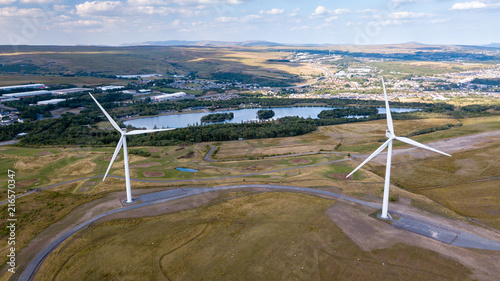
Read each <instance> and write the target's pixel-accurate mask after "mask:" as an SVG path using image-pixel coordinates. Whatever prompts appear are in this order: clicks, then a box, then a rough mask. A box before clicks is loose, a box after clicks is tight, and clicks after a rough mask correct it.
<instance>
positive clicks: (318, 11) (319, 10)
mask: <svg viewBox="0 0 500 281" xmlns="http://www.w3.org/2000/svg"><path fill="white" fill-rule="evenodd" d="M326 13H328V10H327V9H326V8H325V7H323V6H318V7H316V9H315V10H314V13H312V15H313V16H321V15H324V14H326Z"/></svg>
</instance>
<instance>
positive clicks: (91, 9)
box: [75, 1, 123, 16]
mask: <svg viewBox="0 0 500 281" xmlns="http://www.w3.org/2000/svg"><path fill="white" fill-rule="evenodd" d="M122 6H123V3H122V2H120V1H93V2H85V3H83V4H78V5H76V6H75V7H76V13H77V14H78V15H80V16H87V15H96V14H115V13H116V12H118V9H119V8H121V7H122Z"/></svg>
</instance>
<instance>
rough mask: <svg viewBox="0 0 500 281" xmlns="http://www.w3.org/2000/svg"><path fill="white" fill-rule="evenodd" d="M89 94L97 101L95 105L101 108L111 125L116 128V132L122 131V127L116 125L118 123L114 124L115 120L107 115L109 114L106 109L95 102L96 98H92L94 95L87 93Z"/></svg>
mask: <svg viewBox="0 0 500 281" xmlns="http://www.w3.org/2000/svg"><path fill="white" fill-rule="evenodd" d="M89 95H90V96H91V97H92V99H93V100H94V101H95V103H97V106H99V108H100V109H101V110H102V112H103V113H104V115H106V118H108V120H109V122H110V123H111V125H112V126H113V127H114V128H115V129H116V130H118V132H120V133H121V132H122V129H121V128H120V127H119V126H118V124H116V122H115V121H114V120H113V119H112V118H111V116H109V114H108V113H107V112H106V110H104V108H103V107H102V106H101V105H100V104H99V102H97V100H96V99H95V98H94V96H93V95H92V94H91V93H89Z"/></svg>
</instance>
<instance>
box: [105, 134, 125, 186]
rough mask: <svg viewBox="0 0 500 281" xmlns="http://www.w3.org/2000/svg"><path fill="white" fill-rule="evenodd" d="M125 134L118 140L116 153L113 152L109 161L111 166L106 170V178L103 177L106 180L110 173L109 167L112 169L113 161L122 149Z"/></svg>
mask: <svg viewBox="0 0 500 281" xmlns="http://www.w3.org/2000/svg"><path fill="white" fill-rule="evenodd" d="M124 137H125V136H123V135H122V137H121V138H120V140H119V141H118V144H117V145H116V148H115V153H113V158H111V161H110V162H109V166H108V169H107V170H106V174H104V178H103V179H102V181H104V180H105V179H106V177H107V176H108V173H109V169H111V166H113V162H114V161H115V159H116V156H117V155H118V152H120V149H121V148H122V145H123V138H124Z"/></svg>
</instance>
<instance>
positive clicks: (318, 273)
mask: <svg viewBox="0 0 500 281" xmlns="http://www.w3.org/2000/svg"><path fill="white" fill-rule="evenodd" d="M333 202H334V201H332V200H328V199H322V198H317V197H313V196H309V195H299V194H290V193H263V194H257V195H250V196H245V197H241V198H236V199H232V200H228V201H223V202H221V203H216V204H213V205H209V206H203V207H199V208H196V209H190V210H186V211H181V212H178V213H174V214H168V215H163V216H158V217H153V218H145V219H134V220H128V221H126V220H115V221H111V222H106V223H103V224H101V225H98V226H96V227H93V228H91V229H89V230H87V231H86V232H85V233H83V234H81V235H80V236H79V238H77V239H76V240H74V241H72V242H71V243H70V244H66V245H65V246H64V247H60V248H59V249H58V250H56V252H54V253H53V254H51V255H50V256H49V258H48V260H47V261H46V262H45V263H44V266H43V267H42V268H41V270H40V273H39V275H37V276H38V280H47V279H52V278H54V279H53V280H67V279H68V278H71V279H79V280H87V279H92V280H103V279H107V280H118V279H120V280H137V279H151V280H155V279H163V278H164V277H167V278H168V279H169V280H235V279H238V280H242V279H243V280H257V279H258V280H292V279H301V280H320V279H329V280H333V279H346V278H348V279H351V280H354V279H364V280H366V279H373V278H377V277H379V278H384V279H386V280H391V279H394V280H397V279H398V278H402V279H408V278H414V277H418V278H419V279H428V278H431V279H433V280H440V279H441V280H445V279H447V278H450V277H453V278H457V277H458V278H459V279H465V278H467V274H468V273H469V271H468V270H467V269H466V268H465V267H463V266H462V265H460V264H457V263H455V262H452V261H450V260H448V259H446V258H444V257H442V256H440V255H439V254H438V253H435V252H432V251H428V250H423V249H420V248H416V247H409V246H405V245H397V246H395V247H393V248H390V249H383V250H376V251H372V252H364V251H362V250H360V249H359V248H358V247H357V246H356V244H354V243H353V242H352V241H351V240H350V239H349V238H348V237H347V236H346V235H345V234H343V232H342V231H341V230H340V228H338V227H337V226H336V225H335V224H334V223H333V222H332V221H331V220H330V219H329V218H328V217H327V216H326V215H325V214H324V212H325V211H326V209H327V208H328V207H329V206H330V205H331V204H332V203H333ZM318 250H319V252H317V251H318ZM316 253H317V254H316ZM423 257H425V258H423ZM382 262H383V263H385V264H386V266H382V265H381V263H382Z"/></svg>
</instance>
